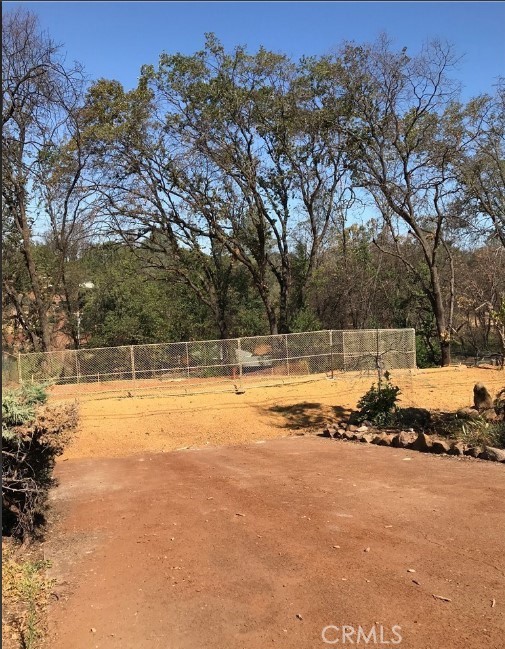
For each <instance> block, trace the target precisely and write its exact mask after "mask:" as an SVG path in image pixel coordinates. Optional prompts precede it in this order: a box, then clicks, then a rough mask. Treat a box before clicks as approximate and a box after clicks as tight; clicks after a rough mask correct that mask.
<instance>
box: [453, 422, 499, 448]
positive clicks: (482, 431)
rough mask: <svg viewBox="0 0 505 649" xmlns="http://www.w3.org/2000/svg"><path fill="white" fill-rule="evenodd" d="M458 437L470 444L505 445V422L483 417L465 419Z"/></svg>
mask: <svg viewBox="0 0 505 649" xmlns="http://www.w3.org/2000/svg"><path fill="white" fill-rule="evenodd" d="M456 438H457V439H459V440H460V441H462V442H464V443H465V444H469V445H470V446H482V445H485V446H494V447H498V448H504V447H505V422H503V421H486V420H485V419H483V418H482V417H478V418H477V419H470V420H468V421H465V423H464V424H463V425H462V426H461V429H460V430H459V431H458V432H456Z"/></svg>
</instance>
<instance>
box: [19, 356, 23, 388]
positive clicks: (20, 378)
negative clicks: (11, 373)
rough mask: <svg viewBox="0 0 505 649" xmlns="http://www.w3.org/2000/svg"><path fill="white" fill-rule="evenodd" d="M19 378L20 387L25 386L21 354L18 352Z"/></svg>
mask: <svg viewBox="0 0 505 649" xmlns="http://www.w3.org/2000/svg"><path fill="white" fill-rule="evenodd" d="M18 377H19V385H23V375H22V373H21V352H18Z"/></svg>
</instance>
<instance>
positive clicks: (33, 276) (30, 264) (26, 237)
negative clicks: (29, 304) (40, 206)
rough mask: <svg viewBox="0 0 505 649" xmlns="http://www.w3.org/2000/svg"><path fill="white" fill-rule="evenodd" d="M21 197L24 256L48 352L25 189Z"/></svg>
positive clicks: (45, 350)
mask: <svg viewBox="0 0 505 649" xmlns="http://www.w3.org/2000/svg"><path fill="white" fill-rule="evenodd" d="M18 197H19V211H18V215H17V216H18V227H19V230H20V233H21V237H22V239H23V250H22V252H23V256H24V258H25V262H26V268H27V270H28V275H29V276H30V283H31V288H32V291H33V297H34V300H35V309H36V312H37V317H38V321H39V331H40V333H39V337H40V342H41V347H42V351H44V352H48V351H49V350H50V349H51V335H50V330H49V319H48V317H47V309H46V305H45V303H44V300H43V298H42V289H41V286H40V281H39V276H38V274H37V269H36V267H35V260H34V259H33V255H32V249H31V236H30V235H31V233H30V226H29V225H28V220H27V216H26V207H25V200H24V191H21V192H18Z"/></svg>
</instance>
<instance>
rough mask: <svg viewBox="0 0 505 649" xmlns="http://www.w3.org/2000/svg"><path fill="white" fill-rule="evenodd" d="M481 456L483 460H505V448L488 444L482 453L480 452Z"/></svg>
mask: <svg viewBox="0 0 505 649" xmlns="http://www.w3.org/2000/svg"><path fill="white" fill-rule="evenodd" d="M479 458H480V459H481V460H491V461H492V462H505V449H503V448H493V447H492V446H486V447H484V450H483V451H482V453H479Z"/></svg>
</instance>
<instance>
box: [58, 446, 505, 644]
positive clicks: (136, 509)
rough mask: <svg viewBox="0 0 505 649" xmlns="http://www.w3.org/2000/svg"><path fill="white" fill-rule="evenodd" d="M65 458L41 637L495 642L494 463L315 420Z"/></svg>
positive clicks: (501, 476)
mask: <svg viewBox="0 0 505 649" xmlns="http://www.w3.org/2000/svg"><path fill="white" fill-rule="evenodd" d="M57 475H58V478H59V480H60V486H59V487H58V488H57V489H55V491H54V492H53V506H54V511H55V512H56V520H55V522H54V523H53V529H52V535H51V540H50V541H48V542H47V544H46V555H47V557H48V558H49V559H52V560H53V565H54V566H55V567H54V568H53V570H54V575H53V576H54V577H55V578H56V581H57V585H56V586H55V594H54V603H53V604H52V605H51V609H50V634H49V638H48V644H47V646H48V647H51V649H95V648H99V649H232V648H233V649H239V648H247V649H265V648H267V647H282V648H284V649H317V648H319V649H320V648H324V647H328V646H331V645H330V644H329V643H330V642H333V643H334V644H333V646H343V645H346V646H350V645H354V646H356V645H358V646H359V644H361V646H365V645H366V643H365V641H364V635H358V634H360V633H365V634H366V636H367V637H368V638H369V642H368V646H375V645H379V646H388V645H387V642H388V641H389V643H390V644H389V646H390V647H394V646H400V647H401V648H402V649H421V648H422V649H477V648H478V649H503V647H504V646H505V640H504V638H505V507H504V503H505V467H504V466H503V465H498V464H493V463H491V462H482V461H478V460H469V459H464V460H458V459H456V458H451V457H441V456H431V455H423V454H420V453H415V452H409V451H406V450H404V449H392V448H384V447H378V446H368V445H367V446H365V445H360V444H354V443H345V442H337V441H334V440H327V439H323V438H319V437H315V436H313V437H309V436H307V437H298V438H284V439H278V440H272V441H267V442H265V443H254V444H249V445H244V446H228V447H214V448H210V447H206V448H205V449H201V450H197V449H193V450H185V451H179V452H171V453H162V454H144V455H136V456H131V457H128V458H113V459H82V460H77V459H76V460H68V461H66V462H62V463H60V464H59V465H58V468H57ZM434 595H436V596H438V597H441V598H446V599H447V600H450V601H445V600H444V599H438V598H435V597H434ZM343 626H346V627H347V628H346V629H345V633H346V635H345V636H343V635H342V634H343V631H342V627H343ZM360 626H361V628H362V632H360V631H359V627H360ZM325 627H330V628H327V629H326V631H325V632H324V635H325V638H326V640H327V641H328V642H324V640H323V637H322V634H323V629H324V628H325ZM336 627H338V628H336ZM393 627H395V630H396V633H394V632H393ZM374 628H375V634H376V635H375V641H374V636H373V635H369V634H370V633H372V634H373V629H374ZM381 633H382V635H381ZM400 638H401V642H400V643H399V642H398V641H399V639H400ZM358 639H359V643H358V642H357V640H358ZM393 640H394V641H395V643H396V644H395V643H392V641H393ZM336 641H338V642H336Z"/></svg>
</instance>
